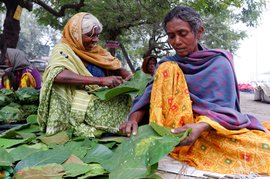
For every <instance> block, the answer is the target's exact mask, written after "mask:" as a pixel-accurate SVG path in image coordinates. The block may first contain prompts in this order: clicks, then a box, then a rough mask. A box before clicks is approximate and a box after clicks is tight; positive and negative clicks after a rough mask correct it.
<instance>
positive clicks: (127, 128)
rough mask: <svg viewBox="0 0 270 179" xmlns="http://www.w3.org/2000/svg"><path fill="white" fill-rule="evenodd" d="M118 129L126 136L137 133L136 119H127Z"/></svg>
mask: <svg viewBox="0 0 270 179" xmlns="http://www.w3.org/2000/svg"><path fill="white" fill-rule="evenodd" d="M119 130H120V132H121V133H122V134H124V135H127V136H130V135H131V133H132V135H137V133H138V123H137V121H127V122H125V123H123V124H121V126H120V128H119Z"/></svg>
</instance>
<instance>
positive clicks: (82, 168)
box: [63, 163, 91, 177]
mask: <svg viewBox="0 0 270 179" xmlns="http://www.w3.org/2000/svg"><path fill="white" fill-rule="evenodd" d="M63 167H64V169H65V172H66V174H65V177H76V176H79V175H82V174H85V173H87V172H89V171H90V170H91V167H90V166H89V165H87V164H76V163H66V164H63Z"/></svg>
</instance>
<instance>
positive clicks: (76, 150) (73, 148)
mask: <svg viewBox="0 0 270 179" xmlns="http://www.w3.org/2000/svg"><path fill="white" fill-rule="evenodd" d="M64 149H65V150H68V151H69V152H70V153H71V154H74V155H76V156H77V157H79V158H80V159H83V158H84V156H85V155H86V153H87V151H88V150H89V148H88V147H85V146H82V142H74V141H70V142H68V143H66V144H65V145H64Z"/></svg>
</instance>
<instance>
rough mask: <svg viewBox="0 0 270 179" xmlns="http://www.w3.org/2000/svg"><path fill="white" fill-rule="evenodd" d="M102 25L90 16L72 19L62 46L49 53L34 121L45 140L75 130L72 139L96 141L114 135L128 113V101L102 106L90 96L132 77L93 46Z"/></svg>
mask: <svg viewBox="0 0 270 179" xmlns="http://www.w3.org/2000/svg"><path fill="white" fill-rule="evenodd" d="M101 31H102V24H101V23H100V22H99V20H98V19H97V18H96V17H95V16H93V15H92V14H90V13H85V12H80V13H77V14H75V15H74V16H72V17H71V18H70V19H69V21H68V22H67V24H66V25H65V27H64V30H63V35H62V42H61V43H59V44H57V45H56V46H55V48H54V49H53V51H52V55H51V59H50V61H49V65H48V67H47V68H46V70H45V72H44V75H43V80H44V83H43V86H42V88H41V94H40V106H39V109H38V122H39V124H40V126H41V128H42V129H43V130H44V131H45V132H46V134H48V135H52V134H55V133H57V132H59V131H62V130H66V129H70V128H72V129H74V131H75V135H78V136H86V137H94V135H95V134H96V133H97V131H98V130H103V131H106V132H117V131H118V127H119V124H120V123H122V122H123V121H124V120H125V119H126V117H127V114H128V111H129V110H130V99H129V97H128V96H119V97H115V98H113V99H111V100H109V101H101V100H100V99H98V98H97V97H96V96H95V95H93V94H92V93H91V92H92V91H94V90H96V89H99V88H100V87H104V86H107V87H109V88H113V87H116V86H118V85H120V84H122V83H123V82H124V80H128V79H129V78H130V77H131V76H132V74H131V73H130V72H129V71H127V70H125V69H124V68H122V67H121V63H120V61H119V60H118V59H117V58H115V57H113V56H112V55H111V54H110V53H109V52H108V51H107V50H105V49H103V48H101V47H100V46H99V45H97V43H98V41H99V34H100V33H101Z"/></svg>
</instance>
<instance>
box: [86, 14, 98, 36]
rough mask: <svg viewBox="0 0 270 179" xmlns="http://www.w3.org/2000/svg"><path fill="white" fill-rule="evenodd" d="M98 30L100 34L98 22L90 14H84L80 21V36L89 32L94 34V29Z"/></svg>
mask: <svg viewBox="0 0 270 179" xmlns="http://www.w3.org/2000/svg"><path fill="white" fill-rule="evenodd" d="M97 27H98V28H99V30H100V32H101V31H102V24H101V23H100V22H99V20H98V19H97V18H96V17H95V16H93V15H92V14H86V15H85V16H83V20H82V34H86V33H88V32H90V31H92V32H93V33H94V29H95V28H97Z"/></svg>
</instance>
